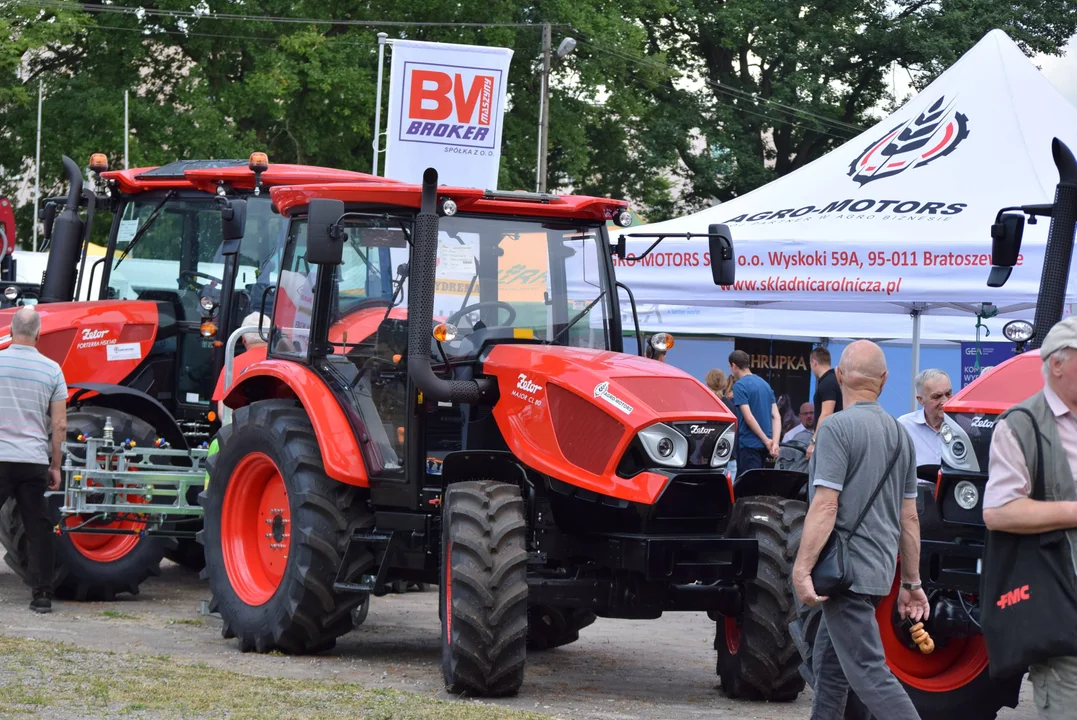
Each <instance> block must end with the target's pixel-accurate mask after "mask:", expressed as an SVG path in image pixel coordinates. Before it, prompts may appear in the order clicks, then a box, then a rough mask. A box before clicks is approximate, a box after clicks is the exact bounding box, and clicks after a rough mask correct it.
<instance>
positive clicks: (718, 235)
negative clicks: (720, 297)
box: [707, 224, 737, 287]
mask: <svg viewBox="0 0 1077 720" xmlns="http://www.w3.org/2000/svg"><path fill="white" fill-rule="evenodd" d="M707 233H708V234H709V235H710V238H709V240H710V254H711V275H712V277H713V278H714V284H715V285H721V286H724V287H725V286H729V285H732V284H733V280H734V278H735V277H736V273H737V256H736V254H735V253H734V252H733V235H732V233H730V231H729V226H728V225H720V224H715V225H711V226H709V227H708V228H707Z"/></svg>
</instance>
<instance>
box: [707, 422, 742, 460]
mask: <svg viewBox="0 0 1077 720" xmlns="http://www.w3.org/2000/svg"><path fill="white" fill-rule="evenodd" d="M736 432H737V426H736V425H733V424H730V426H729V427H727V428H726V429H725V430H724V431H723V432H722V435H721V436H720V437H719V438H718V442H716V443H714V452H713V453H711V467H713V468H718V467H725V466H726V465H728V464H729V461H730V459H731V458H732V457H733V438H734V434H735V433H736Z"/></svg>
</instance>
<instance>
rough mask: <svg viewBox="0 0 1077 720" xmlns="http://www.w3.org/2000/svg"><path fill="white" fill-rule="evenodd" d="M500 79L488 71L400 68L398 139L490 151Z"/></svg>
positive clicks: (414, 65) (421, 65)
mask: <svg viewBox="0 0 1077 720" xmlns="http://www.w3.org/2000/svg"><path fill="white" fill-rule="evenodd" d="M501 75H502V72H501V70H499V69H494V68H476V67H462V66H453V65H438V64H434V63H420V62H407V63H405V64H404V97H403V99H402V104H403V107H402V108H401V113H400V127H399V128H398V133H399V136H398V137H399V139H400V140H402V141H405V142H429V143H436V144H439V145H454V146H459V147H469V148H488V149H492V148H494V147H495V142H496V139H497V138H496V136H497V132H496V128H495V125H496V123H497V98H498V93H499V87H500V83H501V81H502V77H501Z"/></svg>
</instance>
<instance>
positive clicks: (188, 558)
mask: <svg viewBox="0 0 1077 720" xmlns="http://www.w3.org/2000/svg"><path fill="white" fill-rule="evenodd" d="M165 557H166V558H168V559H169V560H171V561H172V562H174V563H176V564H177V565H180V566H182V567H185V568H187V569H188V570H195V571H197V570H201V569H202V568H204V567H205V566H206V553H205V551H204V550H203V548H202V543H200V542H198V541H197V540H195V539H193V538H180V539H178V540H176V544H175V546H173V547H172V548H170V549H168V550H165Z"/></svg>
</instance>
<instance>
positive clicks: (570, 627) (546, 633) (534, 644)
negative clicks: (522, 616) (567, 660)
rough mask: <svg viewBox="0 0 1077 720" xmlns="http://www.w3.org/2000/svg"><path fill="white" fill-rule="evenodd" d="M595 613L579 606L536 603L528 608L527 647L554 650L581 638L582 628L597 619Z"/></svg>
mask: <svg viewBox="0 0 1077 720" xmlns="http://www.w3.org/2000/svg"><path fill="white" fill-rule="evenodd" d="M595 617H596V616H595V614H594V613H593V612H591V611H590V610H583V609H579V608H557V607H548V606H545V605H536V606H533V607H530V608H528V610H527V649H528V650H539V651H541V650H553V649H554V648H557V647H561V646H562V645H569V644H571V643H574V642H576V641H577V640H579V639H580V630H582V629H583V628H585V627H587V626H588V625H590V624H592V623H593V622H594V621H595Z"/></svg>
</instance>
